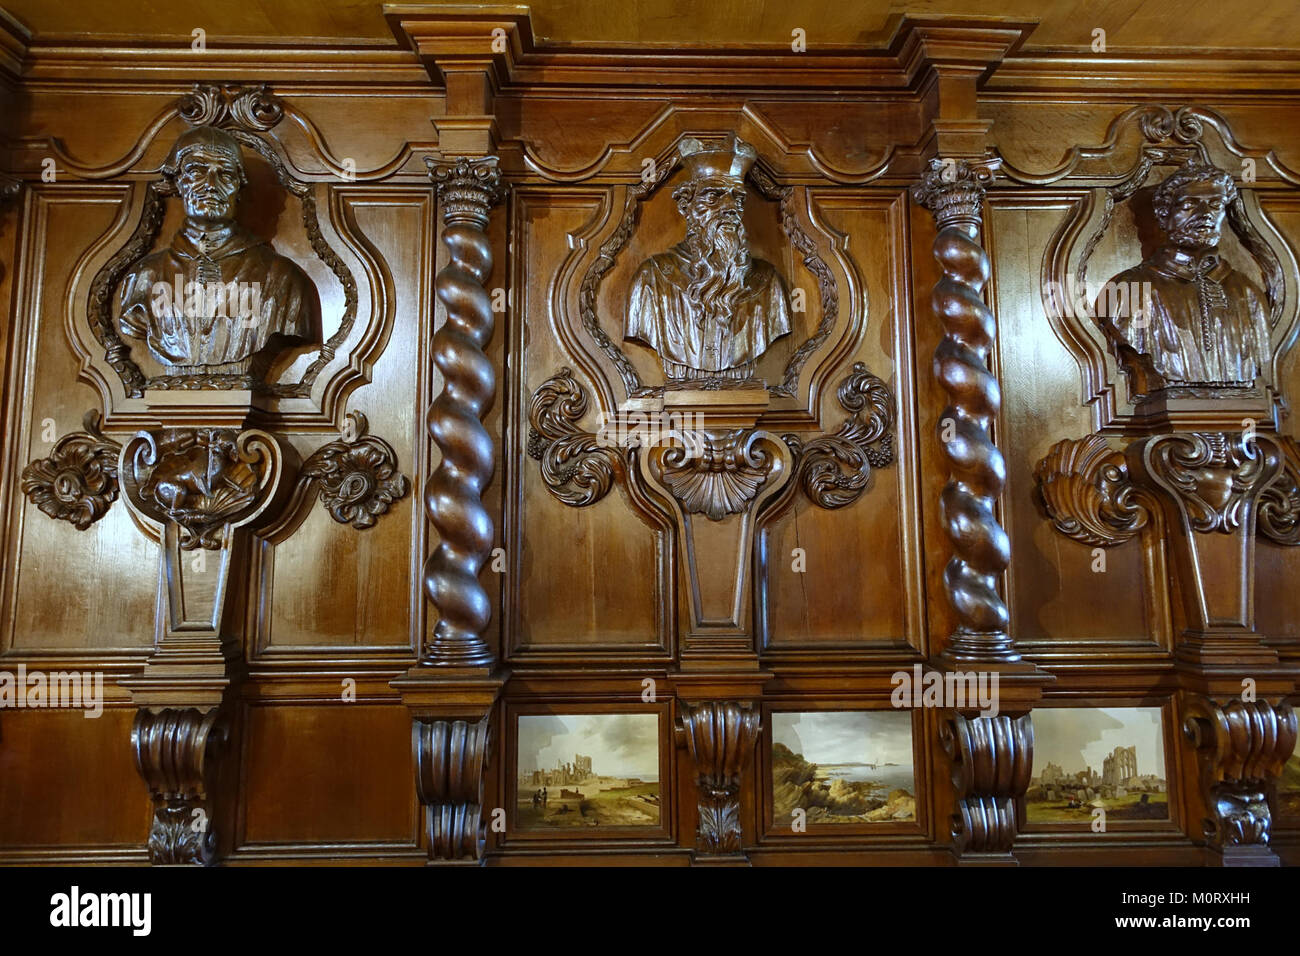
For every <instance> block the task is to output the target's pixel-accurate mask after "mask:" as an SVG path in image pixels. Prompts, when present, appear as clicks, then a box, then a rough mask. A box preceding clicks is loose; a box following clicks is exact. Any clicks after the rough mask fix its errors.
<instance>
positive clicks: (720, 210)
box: [682, 182, 745, 233]
mask: <svg viewBox="0 0 1300 956" xmlns="http://www.w3.org/2000/svg"><path fill="white" fill-rule="evenodd" d="M744 212H745V187H743V186H725V185H722V184H721V183H716V182H714V183H709V182H704V183H699V184H698V185H697V186H696V187H695V194H694V195H693V196H692V197H691V199H690V200H689V202H687V203H686V204H685V208H684V209H683V210H682V215H684V216H685V217H686V219H687V221H689V222H691V223H693V224H698V225H700V226H704V227H705V228H707V229H709V230H710V231H712V230H713V229H719V230H724V231H728V232H732V233H735V232H738V231H739V230H740V227H741V224H742V223H743V222H744V218H745V217H744Z"/></svg>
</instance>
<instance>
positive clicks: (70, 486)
mask: <svg viewBox="0 0 1300 956" xmlns="http://www.w3.org/2000/svg"><path fill="white" fill-rule="evenodd" d="M99 421H100V416H99V412H96V411H93V410H92V411H89V412H87V413H86V416H85V418H84V419H83V420H82V424H83V426H84V428H85V431H81V432H73V433H71V434H69V435H64V436H63V437H62V438H60V439H59V440H58V441H57V442H55V443H54V448H53V449H52V450H51V452H50V455H49V457H48V458H38V459H37V460H35V461H33V462H32V463H31V464H29V465H28V466H27V467H26V468H24V469H23V475H22V490H23V494H25V495H26V496H27V498H28V500H29V501H31V503H32V504H34V505H36V507H38V508H40V509H41V511H42V512H44V513H45V514H47V515H49V516H50V517H51V518H54V519H56V520H58V521H67V522H70V523H71V524H72V525H73V526H74V527H76V529H77V530H78V531H85V530H86V529H87V528H89V527H90V526H91V525H92V524H94V523H95V522H96V521H98V520H99V519H100V518H102V517H103V516H104V515H105V514H107V513H108V509H109V508H110V507H112V504H113V502H114V501H116V500H117V493H118V484H117V456H118V453H119V452H120V451H121V450H122V449H121V446H120V445H119V444H118V443H117V442H115V441H113V440H112V439H111V438H106V437H105V436H104V435H103V433H102V432H100V430H99Z"/></svg>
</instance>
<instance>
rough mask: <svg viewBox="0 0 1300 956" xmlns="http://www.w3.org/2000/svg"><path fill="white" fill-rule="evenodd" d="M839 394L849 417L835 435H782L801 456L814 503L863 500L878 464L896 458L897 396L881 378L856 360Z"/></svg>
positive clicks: (807, 491) (801, 480) (805, 487)
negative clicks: (803, 437) (808, 438)
mask: <svg viewBox="0 0 1300 956" xmlns="http://www.w3.org/2000/svg"><path fill="white" fill-rule="evenodd" d="M837 395H838V397H839V400H840V405H841V406H843V408H844V410H845V411H847V412H849V413H850V416H849V418H848V419H847V420H846V421H845V422H844V423H843V424H842V425H840V427H839V429H837V430H836V431H835V433H834V434H831V435H822V436H820V437H818V438H814V439H813V440H812V441H809V442H807V443H804V442H803V441H802V440H801V439H800V438H799V436H798V435H794V434H788V435H782V436H781V437H782V440H784V441H785V443H786V444H787V445H788V446H790V451H791V452H792V453H793V454H794V456H795V460H796V462H797V464H796V468H798V473H799V483H800V486H801V487H802V488H803V490H804V493H805V494H806V495H807V496H808V498H809V500H811V501H812V502H813V503H815V504H817V505H820V506H821V507H823V508H843V507H844V506H845V505H848V504H852V503H853V502H854V501H857V500H858V498H859V497H860V496H861V495H862V492H863V491H864V490H865V489H866V487H867V485H868V483H869V482H870V481H871V470H872V469H873V468H884V467H886V466H888V465H890V464H892V463H893V461H894V436H893V434H892V433H891V432H890V429H891V428H892V427H893V424H894V396H893V394H892V393H891V392H890V390H889V386H888V385H886V384H885V383H884V382H883V381H882V380H881V379H879V378H877V377H876V376H875V375H872V374H871V373H870V372H869V371H867V367H866V365H864V364H863V363H862V362H856V363H854V365H853V371H852V372H851V373H850V374H849V376H848V377H847V378H845V379H844V381H843V382H841V383H840V387H839V389H838V392H837Z"/></svg>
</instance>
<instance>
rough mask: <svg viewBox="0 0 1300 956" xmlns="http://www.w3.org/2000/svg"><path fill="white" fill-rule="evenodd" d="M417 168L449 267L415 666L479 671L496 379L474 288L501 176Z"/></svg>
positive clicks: (486, 606) (442, 164) (480, 163)
mask: <svg viewBox="0 0 1300 956" xmlns="http://www.w3.org/2000/svg"><path fill="white" fill-rule="evenodd" d="M426 163H427V165H428V167H429V174H430V178H431V179H432V180H433V182H434V183H435V184H437V187H438V203H439V205H440V206H441V208H442V221H443V226H444V228H443V233H442V241H443V244H444V245H445V246H446V247H447V253H448V257H449V258H448V262H447V264H446V266H444V267H443V268H442V269H441V270H440V271H439V272H438V275H437V277H436V278H435V279H434V291H435V293H436V294H437V296H438V299H439V301H441V302H442V304H443V305H444V306H445V307H446V310H447V321H446V322H445V323H444V324H443V326H442V327H441V328H440V329H438V331H437V333H436V334H435V335H434V337H433V362H434V364H435V365H436V366H437V367H438V371H440V372H441V373H442V378H443V390H442V393H441V394H440V395H439V396H438V397H437V399H436V400H435V401H434V403H433V405H432V407H431V408H430V409H429V415H428V418H427V425H428V428H429V435H430V436H431V437H432V438H433V441H434V443H435V444H436V445H437V446H438V450H439V452H441V454H442V460H441V461H440V462H439V463H438V467H437V470H435V471H434V473H433V475H432V476H431V477H430V478H429V481H428V483H427V484H426V485H425V486H424V507H425V512H426V514H427V515H428V518H429V521H430V523H431V524H432V525H433V527H434V528H435V529H436V530H437V532H438V538H439V541H438V547H437V550H435V551H434V553H433V554H431V555H430V556H429V558H428V560H427V561H425V564H424V593H425V594H426V595H428V598H429V600H430V601H432V602H433V603H434V605H435V606H436V607H437V608H438V622H437V624H436V625H435V626H434V630H433V636H432V637H431V638H430V639H429V640H428V641H426V642H425V645H424V648H423V650H422V651H421V654H420V663H421V664H423V665H431V666H435V665H436V666H451V667H482V666H487V665H490V664H491V663H492V660H493V655H492V649H491V648H490V647H488V645H487V642H486V641H484V640H483V633H484V631H486V630H487V627H488V624H489V622H490V621H491V619H492V604H491V601H490V600H489V599H488V593H487V591H486V590H485V589H484V588H483V585H482V584H480V583H479V579H478V575H479V571H481V570H482V568H483V565H484V563H485V562H486V561H487V559H488V556H489V555H490V554H491V551H492V540H493V527H492V518H491V516H490V515H489V514H488V513H487V510H486V509H485V508H484V507H483V500H482V498H483V489H484V488H485V487H487V484H488V482H490V481H491V480H492V474H493V472H494V470H495V468H496V451H495V449H494V447H493V444H492V437H491V436H490V435H489V434H488V433H487V430H486V429H485V428H484V427H483V416H484V415H486V414H487V410H488V409H489V408H490V407H491V405H492V400H493V398H494V397H495V395H496V373H495V370H494V369H493V368H492V363H491V362H490V361H489V360H488V357H487V355H486V354H484V351H483V349H484V347H485V346H486V345H487V343H488V342H489V341H490V340H491V338H492V330H493V325H494V321H493V315H492V303H491V300H490V298H489V296H488V292H487V289H486V288H484V285H483V284H484V283H485V282H486V281H487V278H488V276H489V275H491V274H492V247H491V245H489V243H488V238H487V235H486V233H485V232H484V230H485V229H486V227H487V224H488V213H489V211H490V210H491V208H492V206H493V205H494V204H495V203H496V202H497V201H498V200H499V199H500V198H501V195H502V186H501V174H500V172H499V171H498V170H497V158H496V157H495V156H489V157H486V158H483V159H467V158H462V159H457V160H432V159H430V160H426Z"/></svg>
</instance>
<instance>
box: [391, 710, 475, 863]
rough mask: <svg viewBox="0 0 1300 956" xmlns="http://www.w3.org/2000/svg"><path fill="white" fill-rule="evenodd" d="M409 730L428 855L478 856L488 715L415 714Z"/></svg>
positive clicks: (449, 857)
mask: <svg viewBox="0 0 1300 956" xmlns="http://www.w3.org/2000/svg"><path fill="white" fill-rule="evenodd" d="M411 733H412V739H413V744H414V751H415V761H416V768H415V781H416V792H417V794H418V796H419V798H420V803H421V804H422V805H423V806H424V812H425V825H426V829H427V836H428V840H429V859H430V860H440V861H441V860H448V861H450V860H466V861H477V860H480V859H482V857H483V848H484V844H485V841H486V826H485V824H484V822H483V772H484V770H485V769H486V766H487V758H488V753H489V751H490V749H491V717H490V715H489V716H485V717H483V718H482V719H481V720H479V721H477V722H475V721H468V720H438V719H421V718H418V717H417V718H416V720H415V721H414V722H413V723H412V730H411Z"/></svg>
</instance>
